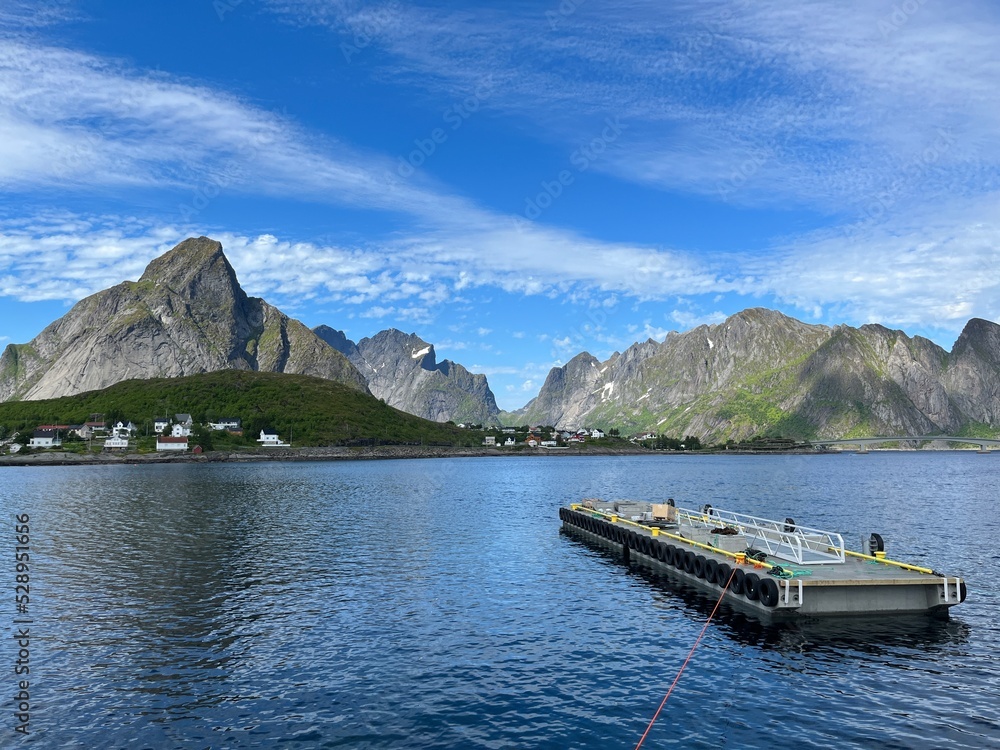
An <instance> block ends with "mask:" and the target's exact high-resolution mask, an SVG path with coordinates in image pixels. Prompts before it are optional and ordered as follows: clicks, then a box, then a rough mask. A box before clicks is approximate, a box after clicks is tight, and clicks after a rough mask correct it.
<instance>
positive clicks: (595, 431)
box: [590, 428, 604, 439]
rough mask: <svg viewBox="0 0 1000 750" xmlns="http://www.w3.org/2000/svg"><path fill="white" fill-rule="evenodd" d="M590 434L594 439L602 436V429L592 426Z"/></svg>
mask: <svg viewBox="0 0 1000 750" xmlns="http://www.w3.org/2000/svg"><path fill="white" fill-rule="evenodd" d="M590 436H591V437H592V438H595V439H597V438H602V437H604V430H598V429H597V428H594V429H593V430H591V431H590Z"/></svg>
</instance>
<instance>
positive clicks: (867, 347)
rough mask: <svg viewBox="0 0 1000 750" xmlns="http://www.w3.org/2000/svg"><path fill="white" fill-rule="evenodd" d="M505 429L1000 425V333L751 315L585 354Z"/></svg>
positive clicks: (817, 429)
mask: <svg viewBox="0 0 1000 750" xmlns="http://www.w3.org/2000/svg"><path fill="white" fill-rule="evenodd" d="M505 422H507V423H510V424H515V423H516V424H523V423H527V422H530V423H533V424H534V423H542V424H555V425H559V426H561V427H579V426H582V425H584V424H587V425H595V426H603V427H619V428H621V429H623V430H626V431H634V432H639V431H646V430H651V431H654V432H660V433H668V434H674V435H686V434H691V435H697V436H698V437H700V438H701V439H703V440H725V439H728V438H734V439H739V438H744V437H748V436H751V435H754V434H763V433H771V434H783V435H786V436H794V437H803V438H809V437H824V438H836V437H844V436H848V435H851V436H853V435H862V434H875V435H877V434H883V435H893V434H898V435H904V434H909V435H915V434H941V433H944V432H947V433H956V432H957V433H961V432H962V431H963V430H966V431H968V430H976V429H982V428H984V427H986V428H991V429H992V428H1000V326H998V325H996V324H995V323H991V322H989V321H985V320H979V319H973V320H971V321H969V323H968V324H967V325H966V327H965V330H964V331H963V332H962V335H961V336H960V337H959V338H958V340H957V341H956V343H955V346H954V347H953V349H952V351H951V352H950V353H949V352H947V351H945V350H944V349H942V348H941V347H940V346H938V345H937V344H935V343H934V342H932V341H929V340H928V339H925V338H922V337H920V336H914V337H910V336H908V335H906V334H905V333H904V332H902V331H898V330H890V329H888V328H885V327H884V326H880V325H875V324H869V325H864V326H861V327H860V328H852V327H850V326H844V325H841V326H836V327H829V326H822V325H809V324H806V323H803V322H801V321H798V320H795V319H793V318H790V317H788V316H785V315H783V314H781V313H779V312H776V311H773V310H766V309H763V308H751V309H749V310H744V311H742V312H740V313H737V314H735V315H733V316H731V317H729V318H728V319H727V320H725V321H724V322H722V323H719V324H717V325H711V326H708V325H702V326H699V327H697V328H694V329H692V330H690V331H687V332H686V333H683V334H678V333H673V332H672V333H670V334H668V335H667V337H666V339H665V340H664V341H663V342H662V343H661V342H657V341H654V340H648V341H645V342H642V343H637V344H634V345H633V346H631V347H629V348H628V349H627V350H626V351H625V352H623V353H618V352H616V353H615V354H613V355H612V356H611V357H610V358H609V359H608V360H607V361H605V362H600V361H598V360H597V359H596V358H595V357H593V356H591V355H590V354H588V353H586V352H584V353H582V354H579V355H577V356H576V357H574V358H573V359H572V360H570V361H569V362H568V363H567V364H566V365H564V366H563V367H560V368H553V369H552V371H551V372H550V373H549V376H548V378H547V379H546V381H545V384H544V385H543V386H542V388H541V390H540V392H539V394H538V396H537V397H536V398H535V399H533V400H532V401H530V402H529V403H528V404H527V405H525V406H524V407H523V408H522V409H519V410H517V411H515V412H511V413H509V414H507V415H505Z"/></svg>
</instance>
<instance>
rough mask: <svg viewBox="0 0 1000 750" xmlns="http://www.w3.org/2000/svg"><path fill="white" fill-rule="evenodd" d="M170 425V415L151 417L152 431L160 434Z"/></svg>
mask: <svg viewBox="0 0 1000 750" xmlns="http://www.w3.org/2000/svg"><path fill="white" fill-rule="evenodd" d="M169 425H170V417H153V432H155V433H156V434H160V433H161V432H163V431H164V430H165V429H167V427H168V426H169Z"/></svg>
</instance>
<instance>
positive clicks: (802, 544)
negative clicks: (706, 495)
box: [677, 507, 845, 565]
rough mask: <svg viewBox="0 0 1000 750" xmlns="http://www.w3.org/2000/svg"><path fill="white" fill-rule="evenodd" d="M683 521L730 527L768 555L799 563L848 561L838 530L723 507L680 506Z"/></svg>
mask: <svg viewBox="0 0 1000 750" xmlns="http://www.w3.org/2000/svg"><path fill="white" fill-rule="evenodd" d="M677 514H678V518H679V520H680V522H681V523H682V524H686V525H689V526H701V527H705V528H718V527H723V526H729V527H730V528H734V529H736V531H737V532H738V533H739V534H740V535H741V536H742V537H743V539H744V540H745V541H746V543H747V546H748V547H754V548H755V549H759V550H761V551H762V552H764V553H765V554H767V556H768V557H777V558H780V559H782V560H788V561H789V562H793V563H797V564H799V565H831V564H835V563H843V562H844V560H845V551H844V538H843V537H842V536H841V535H840V534H837V533H835V532H832V531H824V530H823V529H813V528H810V527H809V526H800V525H799V524H796V523H789V521H790V519H786V520H785V521H774V520H772V519H770V518H759V517H758V516H748V515H745V514H743V513H735V512H733V511H729V510H723V509H721V508H712V507H708V508H706V509H705V510H704V511H697V510H690V509H688V508H678V509H677Z"/></svg>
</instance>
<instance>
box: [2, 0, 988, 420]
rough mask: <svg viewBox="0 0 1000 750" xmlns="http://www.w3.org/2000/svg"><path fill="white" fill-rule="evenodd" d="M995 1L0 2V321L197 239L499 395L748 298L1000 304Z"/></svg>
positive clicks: (933, 305)
mask: <svg viewBox="0 0 1000 750" xmlns="http://www.w3.org/2000/svg"><path fill="white" fill-rule="evenodd" d="M998 38H1000V7H998V6H997V5H996V4H994V3H987V2H961V1H959V2H951V3H941V2H935V0H905V1H904V2H877V1H875V0H865V1H864V2H855V1H852V0H839V1H837V2H798V3H790V2H769V1H768V0H753V1H752V2H750V0H738V1H737V2H714V1H713V0H697V1H696V2H695V1H692V2H683V1H678V2H670V3H664V2H659V1H657V0H652V1H649V2H646V1H643V0H621V1H618V2H601V1H599V0H582V1H577V0H561V2H560V1H555V0H553V1H552V2H548V1H541V0H540V1H539V2H516V1H515V2H510V1H509V2H476V3H473V2H447V3H446V2H429V1H421V2H408V1H406V0H388V1H387V2H372V3H361V2H351V1H348V0H344V1H342V2H338V1H332V0H326V1H320V0H242V2H240V1H239V0H217V1H213V0H197V1H196V0H177V1H175V2H171V3H160V4H154V3H126V2H99V1H97V0H93V1H80V2H60V1H59V0H50V1H49V2H46V3H21V2H17V1H16V0H6V1H4V2H0V195H2V201H0V266H2V267H0V320H2V325H0V337H2V343H4V344H6V343H21V342H26V341H28V340H30V339H31V338H32V337H33V336H35V335H36V334H37V333H38V332H39V331H40V330H41V329H42V328H43V327H44V326H45V325H47V324H48V323H50V322H51V321H52V320H54V319H55V318H57V317H59V316H60V315H62V314H64V313H65V312H66V310H67V309H68V307H69V306H70V305H71V304H72V303H74V302H76V301H77V300H79V299H80V298H81V297H83V296H85V295H87V294H90V293H92V292H95V291H98V290H100V289H103V288H106V287H108V286H111V285H113V284H115V283H118V282H119V281H122V280H125V279H136V278H138V276H139V275H140V274H141V273H142V269H143V268H144V267H145V264H146V263H148V261H149V260H150V259H152V258H153V257H155V256H157V255H159V254H161V253H162V252H164V251H166V250H167V249H169V248H170V247H172V246H174V245H175V244H176V243H177V242H179V241H180V240H182V239H184V238H185V237H188V236H198V235H202V234H205V235H208V236H211V237H214V238H216V239H219V240H220V241H222V243H223V245H224V247H225V249H226V253H227V255H228V256H229V258H230V260H231V262H232V263H233V265H234V267H235V268H236V271H237V274H238V276H239V278H240V281H241V282H242V284H243V286H244V287H245V288H246V289H247V291H248V292H249V293H250V294H253V295H257V296H262V297H264V298H266V299H267V300H268V301H269V302H272V303H273V304H275V305H277V306H278V307H280V308H281V309H282V310H284V311H285V312H286V313H288V314H290V315H293V316H295V317H297V318H299V319H300V320H302V321H303V322H304V323H306V324H307V325H309V326H316V325H319V324H327V325H330V326H333V327H334V328H340V329H344V330H346V332H347V333H348V335H349V336H350V337H351V338H353V339H355V340H357V339H360V338H362V337H364V336H370V335H373V334H375V333H376V332H378V331H379V330H382V329H383V328H388V327H396V328H400V329H402V330H404V331H406V332H415V333H417V334H418V335H420V336H422V337H423V338H424V339H425V340H427V341H429V342H432V343H434V344H435V346H436V348H437V351H438V355H439V357H440V358H444V357H448V358H451V359H454V360H456V361H458V362H461V363H462V364H464V365H466V366H467V367H469V368H470V369H472V370H473V371H477V372H485V373H486V374H487V375H488V376H489V379H490V384H491V386H492V388H493V390H494V392H495V393H496V395H497V400H498V402H499V403H500V405H501V407H504V408H516V407H518V406H521V405H523V404H524V403H525V402H526V401H527V400H528V399H529V398H531V397H532V396H534V395H535V394H536V393H537V390H538V388H539V386H540V385H541V383H542V381H543V380H544V378H545V375H546V374H547V372H548V370H549V368H551V367H552V366H554V365H559V364H563V363H565V362H566V361H567V360H568V359H570V358H571V357H572V356H573V355H575V354H577V353H579V352H580V351H584V350H586V351H589V352H591V353H592V354H594V355H596V356H598V357H600V358H602V359H603V358H605V357H607V356H609V355H610V354H611V353H612V352H613V351H615V350H623V349H624V348H626V347H627V346H628V345H629V344H631V343H632V342H634V341H636V340H645V339H646V338H648V337H653V338H656V339H659V340H662V338H663V337H664V336H665V335H666V333H667V332H668V331H670V330H678V331H684V330H687V329H689V328H691V327H693V326H696V325H699V324H702V323H715V322H719V321H721V320H723V319H724V318H725V317H726V316H728V315H730V314H732V313H735V312H738V311H739V310H741V309H744V308H746V307H751V306H758V305H759V306H765V307H771V308H775V309H779V310H781V311H783V312H785V313H786V314H789V315H791V316H793V317H797V318H799V319H801V320H805V321H807V322H811V323H824V324H828V325H835V324H839V323H847V324H851V325H860V324H863V323H866V322H880V323H883V324H885V325H888V326H890V327H895V328H902V329H903V330H905V331H907V332H908V333H910V334H920V335H924V336H927V337H928V338H931V339H933V340H935V341H937V342H938V343H939V344H941V345H943V346H945V347H946V348H950V346H951V344H952V343H953V342H954V339H955V337H956V336H957V335H958V333H959V332H960V331H961V329H962V327H963V325H964V324H965V322H966V321H967V320H968V319H969V318H970V317H983V318H987V319H990V320H997V319H998V318H1000V295H998V291H1000V276H998V272H997V268H998V264H997V261H998V250H997V248H998V246H1000V242H998V240H1000V226H998V218H997V208H998V197H1000V184H998V166H1000V127H998V120H1000V95H998V94H1000V91H998V89H1000V86H998V83H997V82H998V81H1000V48H998V47H997V45H996V39H998Z"/></svg>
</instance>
